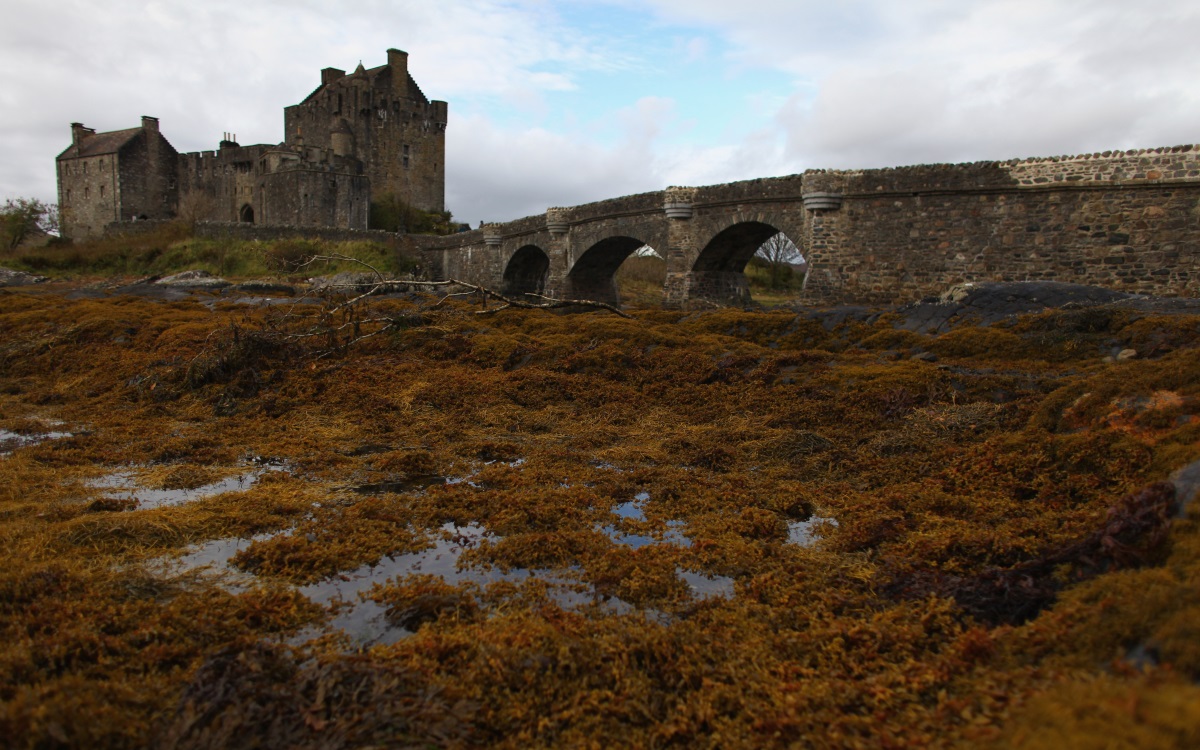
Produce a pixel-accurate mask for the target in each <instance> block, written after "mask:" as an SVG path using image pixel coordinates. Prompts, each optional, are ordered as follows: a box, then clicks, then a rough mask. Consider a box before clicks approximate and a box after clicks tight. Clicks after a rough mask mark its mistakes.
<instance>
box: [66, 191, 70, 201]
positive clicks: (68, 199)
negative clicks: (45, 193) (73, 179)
mask: <svg viewBox="0 0 1200 750" xmlns="http://www.w3.org/2000/svg"><path fill="white" fill-rule="evenodd" d="M66 197H67V201H66V202H67V203H70V202H71V191H70V190H68V191H67V196H66Z"/></svg>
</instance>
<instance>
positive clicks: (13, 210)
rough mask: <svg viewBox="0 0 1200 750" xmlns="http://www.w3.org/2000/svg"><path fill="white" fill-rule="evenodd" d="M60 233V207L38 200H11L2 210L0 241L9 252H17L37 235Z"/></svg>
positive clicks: (0, 214) (0, 211)
mask: <svg viewBox="0 0 1200 750" xmlns="http://www.w3.org/2000/svg"><path fill="white" fill-rule="evenodd" d="M39 233H41V234H57V233H58V206H57V205H55V204H53V203H42V202H41V201H40V200H38V199H37V198H9V199H7V200H6V201H4V208H3V209H0V241H2V242H3V247H4V248H5V249H7V250H16V249H17V248H18V247H19V246H20V245H21V243H22V242H24V241H25V240H26V239H28V238H29V237H31V236H33V235H36V234H39Z"/></svg>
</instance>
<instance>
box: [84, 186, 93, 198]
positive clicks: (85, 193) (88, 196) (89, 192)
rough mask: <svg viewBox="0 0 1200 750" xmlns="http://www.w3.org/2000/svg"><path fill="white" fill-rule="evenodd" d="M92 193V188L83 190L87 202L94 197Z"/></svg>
mask: <svg viewBox="0 0 1200 750" xmlns="http://www.w3.org/2000/svg"><path fill="white" fill-rule="evenodd" d="M91 193H92V190H91V188H84V189H83V199H84V200H87V199H88V198H91V197H92V195H91Z"/></svg>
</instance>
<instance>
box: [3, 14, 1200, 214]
mask: <svg viewBox="0 0 1200 750" xmlns="http://www.w3.org/2000/svg"><path fill="white" fill-rule="evenodd" d="M1198 36H1200V5H1197V4H1192V3H1180V2H1178V0H1143V1H1142V2H1140V3H1138V4H1136V5H1131V4H1128V3H1127V2H1126V1H1125V0H1121V1H1120V2H1118V1H1117V0H972V2H966V3H964V2H961V0H911V1H910V2H904V3H897V2H894V0H843V1H840V2H836V3H830V2H828V1H827V0H822V1H820V2H818V1H816V0H739V2H738V3H729V2H728V0H575V1H573V2H570V3H567V2H556V1H553V0H441V1H440V2H438V3H430V2H428V1H427V0H359V1H358V2H356V3H354V4H353V5H345V4H341V3H328V2H324V1H322V0H286V1H285V0H263V1H262V2H256V3H244V2H241V3H239V2H235V1H234V0H208V2H205V3H193V2H185V0H150V1H149V2H146V0H137V1H134V0H108V2H105V3H95V2H91V1H90V0H89V1H85V0H8V3H7V5H6V8H5V24H4V25H3V27H0V65H2V66H3V67H4V69H5V70H6V71H8V72H9V74H10V75H9V77H8V80H7V81H6V85H5V86H4V87H3V88H2V89H0V164H2V165H3V167H4V169H3V170H0V197H3V196H7V195H32V196H37V197H41V198H43V199H51V200H52V199H53V197H54V194H55V185H54V171H53V158H54V156H55V155H56V154H57V153H58V152H60V151H61V150H62V149H64V148H65V147H66V146H67V144H68V143H69V133H68V129H67V125H68V123H70V122H72V121H83V122H85V123H86V124H87V125H89V126H92V127H96V128H98V129H101V130H110V129H117V128H124V127H132V126H135V125H136V124H137V123H138V116H139V115H142V114H148V115H157V116H159V117H160V118H161V121H162V127H163V131H164V133H165V134H166V135H167V137H168V138H169V139H170V140H171V141H172V143H173V144H174V145H175V146H176V147H177V148H179V149H180V150H184V151H188V150H197V149H203V148H213V147H215V145H216V141H217V140H218V138H219V136H220V133H222V132H223V131H233V132H236V133H237V134H238V136H239V138H240V140H241V141H242V142H243V143H254V142H267V143H271V142H277V141H279V140H280V139H281V138H282V136H283V132H282V131H283V128H282V112H281V109H282V108H283V107H284V106H286V105H289V104H294V103H296V102H298V101H300V100H301V99H303V98H304V97H305V96H306V95H307V94H308V93H309V92H311V91H312V90H313V89H314V88H315V87H316V86H317V84H318V83H319V71H320V69H321V68H324V67H327V66H333V67H341V68H346V69H353V67H354V66H355V65H357V64H358V61H359V59H360V58H362V61H363V63H364V64H365V65H367V66H368V67H370V66H374V65H381V64H383V62H384V50H385V49H387V48H388V47H393V46H394V47H400V48H403V49H406V50H407V51H408V52H409V53H410V55H411V57H410V65H411V68H412V71H413V75H414V77H415V78H416V79H417V80H418V81H419V82H420V84H421V86H422V88H423V89H424V91H425V92H426V93H427V94H429V95H430V96H432V97H434V98H438V99H445V100H447V101H449V102H450V115H451V119H450V130H449V134H448V138H447V144H448V145H447V147H448V151H449V153H448V158H447V168H448V185H447V192H448V195H447V198H448V204H449V206H450V207H451V208H452V209H453V210H454V211H455V212H456V213H457V214H458V215H459V216H460V217H461V218H464V219H470V220H471V221H478V220H479V219H488V220H504V219H510V218H515V217H517V216H521V215H526V214H534V213H539V212H541V211H543V210H545V208H546V207H547V206H550V205H572V204H575V203H579V202H584V201H591V200H599V199H603V198H608V197H615V196H618V195H623V194H627V193H630V192H638V191H643V190H654V189H659V188H661V187H664V186H666V185H669V184H693V185H695V184H709V183H713V182H724V181H729V180H733V179H747V178H752V177H758V176H768V175H777V174H788V173H792V172H798V171H802V170H803V169H805V168H810V167H830V168H854V167H868V166H892V165H901V164H911V163H923V162H933V161H965V160H977V159H1002V158H1008V157H1016V156H1047V155H1055V154H1064V153H1074V152H1086V151H1093V150H1103V149H1108V148H1131V147H1135V146H1160V145H1175V144H1178V143H1186V142H1191V141H1194V140H1195V139H1196V126H1195V123H1196V122H1200V89H1197V88H1196V87H1195V86H1194V81H1196V80H1200V56H1196V55H1192V54H1191V52H1190V50H1191V48H1192V45H1193V42H1194V39H1196V38H1197V37H1198ZM664 59H667V60H668V61H670V62H672V63H673V62H682V63H685V66H692V65H694V66H695V67H694V69H695V70H696V71H703V74H704V76H705V78H703V79H696V78H689V79H688V81H687V84H688V85H686V86H685V85H684V84H682V83H681V82H680V79H679V77H678V76H680V75H685V74H686V73H684V72H681V71H685V70H691V68H690V67H685V66H680V65H664V64H662V63H663V60H664ZM672 76H676V77H675V78H672ZM614 81H619V82H620V83H614ZM631 81H635V82H636V83H637V85H636V86H630V85H628V84H629V82H631ZM681 86H682V87H683V88H682V89H681ZM634 88H636V91H634V90H633V89H634ZM646 94H653V95H651V96H647V95H646ZM681 113H687V114H686V117H685V116H684V115H681ZM734 114H736V115H738V117H736V118H735V117H734V116H733V115H734Z"/></svg>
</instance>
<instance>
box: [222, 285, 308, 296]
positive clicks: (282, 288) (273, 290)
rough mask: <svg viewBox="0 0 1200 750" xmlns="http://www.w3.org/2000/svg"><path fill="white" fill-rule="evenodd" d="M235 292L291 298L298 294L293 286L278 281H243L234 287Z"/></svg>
mask: <svg viewBox="0 0 1200 750" xmlns="http://www.w3.org/2000/svg"><path fill="white" fill-rule="evenodd" d="M233 291H236V292H250V293H253V294H283V295H287V296H291V295H293V294H295V293H296V287H294V286H292V285H291V284H281V283H279V282H276V281H243V282H242V283H240V284H234V285H233Z"/></svg>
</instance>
